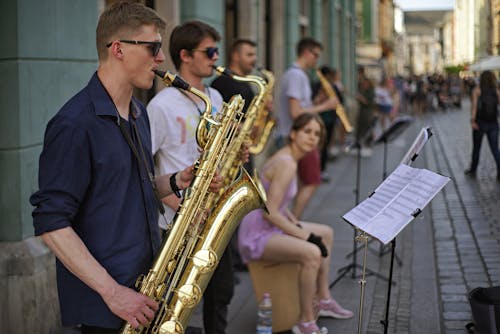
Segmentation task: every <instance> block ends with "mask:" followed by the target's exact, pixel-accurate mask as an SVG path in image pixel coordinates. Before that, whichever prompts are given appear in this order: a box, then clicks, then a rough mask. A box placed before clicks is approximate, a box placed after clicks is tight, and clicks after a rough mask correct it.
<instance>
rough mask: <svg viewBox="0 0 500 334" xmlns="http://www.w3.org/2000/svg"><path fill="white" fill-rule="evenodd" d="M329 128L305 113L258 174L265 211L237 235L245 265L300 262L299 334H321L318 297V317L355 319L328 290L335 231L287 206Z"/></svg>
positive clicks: (251, 215) (250, 216)
mask: <svg viewBox="0 0 500 334" xmlns="http://www.w3.org/2000/svg"><path fill="white" fill-rule="evenodd" d="M324 136H325V129H324V125H323V122H322V121H321V118H320V117H319V116H318V115H317V114H313V113H303V114H301V115H300V116H298V117H297V118H296V119H295V120H294V122H293V124H292V128H291V130H290V137H289V140H288V144H287V145H285V147H283V148H281V149H280V150H279V151H277V152H276V153H275V154H274V155H272V156H271V157H270V158H269V159H268V160H267V162H266V163H265V164H264V166H263V168H262V170H261V172H260V176H261V181H262V184H263V186H264V188H265V189H266V192H267V208H268V210H269V214H266V213H265V212H264V211H263V210H254V211H252V212H250V213H249V214H248V215H247V216H246V217H245V218H244V219H243V221H242V223H241V226H240V229H239V233H238V237H239V245H240V253H241V256H242V258H243V260H244V261H245V262H249V261H255V260H266V261H275V262H298V263H299V264H300V272H299V295H300V319H299V323H298V324H297V325H296V326H294V328H293V332H294V333H296V334H313V333H316V334H319V333H320V332H319V328H318V326H317V325H316V315H317V314H316V312H315V310H314V298H315V297H316V294H317V296H318V298H319V305H318V309H319V311H318V312H319V313H318V314H319V316H327V317H333V318H338V319H348V318H351V317H352V316H353V313H352V312H351V311H349V310H346V309H344V308H343V307H341V306H340V305H339V304H338V303H337V302H336V301H335V300H334V299H333V298H332V295H331V293H330V289H329V287H328V278H329V269H330V263H331V250H332V245H333V229H332V228H331V227H330V226H327V225H324V224H317V223H310V222H304V221H301V220H299V219H298V217H296V216H295V215H294V214H292V213H291V212H290V211H289V209H288V207H289V205H290V203H291V202H292V201H293V198H294V197H295V195H296V193H297V169H298V162H299V160H300V159H302V158H303V157H304V156H305V155H306V154H307V153H308V152H310V151H312V150H315V149H317V148H318V146H320V144H321V142H322V141H323V140H324Z"/></svg>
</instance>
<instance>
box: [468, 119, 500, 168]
mask: <svg viewBox="0 0 500 334" xmlns="http://www.w3.org/2000/svg"><path fill="white" fill-rule="evenodd" d="M477 124H478V126H479V129H478V130H473V131H472V144H473V146H472V162H471V165H470V169H471V171H472V172H475V171H476V169H477V165H478V164H479V152H480V151H481V143H482V141H483V135H486V138H488V144H489V145H490V150H491V153H492V154H493V157H494V158H495V161H496V163H497V172H498V173H499V174H500V152H499V150H498V129H499V128H498V123H497V122H485V121H481V120H478V121H477Z"/></svg>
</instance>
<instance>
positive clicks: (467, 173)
mask: <svg viewBox="0 0 500 334" xmlns="http://www.w3.org/2000/svg"><path fill="white" fill-rule="evenodd" d="M464 174H465V175H467V176H469V177H476V171H475V170H472V169H470V168H469V169H467V170H465V172H464Z"/></svg>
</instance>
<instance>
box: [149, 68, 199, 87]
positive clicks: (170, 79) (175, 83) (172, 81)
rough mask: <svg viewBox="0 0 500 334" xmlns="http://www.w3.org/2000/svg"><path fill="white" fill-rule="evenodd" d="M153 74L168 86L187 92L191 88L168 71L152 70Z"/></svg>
mask: <svg viewBox="0 0 500 334" xmlns="http://www.w3.org/2000/svg"><path fill="white" fill-rule="evenodd" d="M153 72H154V73H155V74H156V75H157V76H159V77H160V78H161V79H162V80H163V82H165V84H167V85H168V86H172V87H176V88H180V89H184V90H189V89H190V88H191V86H190V85H189V84H188V83H187V82H186V81H184V80H183V79H181V78H180V77H179V76H178V75H176V74H172V73H170V72H169V71H160V70H153Z"/></svg>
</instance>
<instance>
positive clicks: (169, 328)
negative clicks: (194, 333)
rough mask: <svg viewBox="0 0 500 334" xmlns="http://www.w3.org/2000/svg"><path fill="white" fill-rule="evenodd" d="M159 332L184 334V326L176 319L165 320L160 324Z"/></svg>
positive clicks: (161, 333) (163, 333)
mask: <svg viewBox="0 0 500 334" xmlns="http://www.w3.org/2000/svg"><path fill="white" fill-rule="evenodd" d="M159 332H160V334H184V327H183V326H182V324H181V323H180V322H179V321H177V320H175V319H174V320H168V321H165V322H164V323H163V324H161V326H160V331H159Z"/></svg>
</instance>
